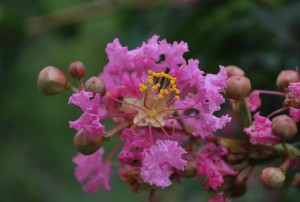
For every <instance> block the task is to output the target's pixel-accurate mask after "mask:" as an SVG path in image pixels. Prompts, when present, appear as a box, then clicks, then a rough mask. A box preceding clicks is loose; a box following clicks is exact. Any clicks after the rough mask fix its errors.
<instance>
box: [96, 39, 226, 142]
mask: <svg viewBox="0 0 300 202" xmlns="http://www.w3.org/2000/svg"><path fill="white" fill-rule="evenodd" d="M158 38H159V37H158V36H156V35H154V36H153V37H151V38H150V39H149V40H148V42H147V43H143V44H142V46H141V47H138V48H136V49H133V50H128V48H127V47H123V46H122V45H121V44H120V42H119V40H118V39H115V40H114V41H113V43H110V44H108V45H107V48H106V52H107V55H108V60H109V62H108V64H107V65H106V66H105V67H104V72H103V73H102V74H100V75H99V76H100V77H101V78H102V79H103V80H104V82H105V84H106V89H107V93H106V96H104V98H103V99H102V100H103V101H104V103H105V104H106V107H107V109H108V110H109V111H113V110H115V109H121V110H122V108H121V107H127V108H128V109H129V110H131V112H133V113H134V112H137V115H136V116H135V117H134V119H133V123H134V124H137V126H148V125H149V124H150V125H151V126H152V127H154V128H160V127H165V126H166V119H167V118H168V117H170V116H171V115H172V114H174V112H176V111H177V108H185V109H187V110H189V109H192V110H190V111H196V116H195V119H191V120H188V121H189V122H190V123H191V124H190V126H191V127H193V128H194V135H195V136H201V137H202V138H206V137H208V136H212V135H213V133H214V132H215V131H216V130H218V129H221V128H223V127H224V126H225V124H226V123H227V122H229V121H230V118H229V117H228V116H222V117H217V116H215V112H217V111H219V110H220V105H221V104H222V103H224V102H225V100H224V98H223V96H222V95H221V92H222V91H224V88H225V87H226V79H227V74H226V70H225V68H224V67H223V66H220V72H219V73H218V74H217V75H214V74H207V75H206V76H204V75H203V74H204V73H203V72H202V71H201V70H200V69H199V67H198V65H199V61H198V60H192V59H190V60H189V61H188V62H186V61H185V60H184V58H183V54H184V53H186V52H187V51H188V47H187V44H186V43H184V42H173V43H168V42H167V41H166V40H161V41H159V40H158ZM166 72H168V73H166ZM164 80H165V81H166V82H165V84H164V85H162V86H160V85H161V84H162V83H160V82H161V81H164ZM171 80H172V82H171ZM116 99H119V100H120V102H119V103H116V102H115V100H116ZM120 103H121V104H120ZM120 105H121V106H120ZM149 109H150V110H149ZM178 111H179V112H184V111H182V110H178ZM186 115H189V114H187V113H185V114H184V115H182V118H183V119H184V116H186ZM192 123H193V124H192Z"/></svg>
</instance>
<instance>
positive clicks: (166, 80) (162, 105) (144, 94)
mask: <svg viewBox="0 0 300 202" xmlns="http://www.w3.org/2000/svg"><path fill="white" fill-rule="evenodd" d="M147 73H148V75H149V76H148V78H147V81H146V82H144V83H140V84H139V86H140V92H141V99H136V98H126V99H125V101H126V102H127V103H129V104H130V105H132V106H133V105H135V106H136V107H132V109H134V110H137V111H138V114H137V115H136V116H135V117H134V120H133V122H134V124H137V125H138V126H147V125H149V124H151V126H153V127H163V126H165V121H164V117H166V116H169V115H171V114H173V113H174V112H175V108H173V107H171V106H170V105H171V104H172V103H174V102H175V101H176V100H178V99H179V96H180V95H179V94H180V90H179V89H178V88H177V87H176V78H175V77H173V76H171V75H170V74H168V73H165V72H160V73H158V72H154V71H152V70H148V72H147Z"/></svg>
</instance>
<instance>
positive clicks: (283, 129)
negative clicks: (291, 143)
mask: <svg viewBox="0 0 300 202" xmlns="http://www.w3.org/2000/svg"><path fill="white" fill-rule="evenodd" d="M272 132H273V133H274V134H275V135H277V136H279V137H281V138H282V140H283V141H286V140H289V139H291V138H293V137H294V136H295V135H296V134H297V125H296V122H295V121H294V120H293V119H292V118H291V117H289V116H288V115H285V114H283V115H279V116H276V117H275V118H273V119H272Z"/></svg>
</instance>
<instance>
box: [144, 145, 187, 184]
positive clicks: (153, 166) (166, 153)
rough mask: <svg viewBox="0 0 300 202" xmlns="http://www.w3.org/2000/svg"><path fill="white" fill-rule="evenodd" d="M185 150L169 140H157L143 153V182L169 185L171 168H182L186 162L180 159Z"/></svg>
mask: <svg viewBox="0 0 300 202" xmlns="http://www.w3.org/2000/svg"><path fill="white" fill-rule="evenodd" d="M184 153H186V151H185V150H184V149H183V148H181V147H180V146H178V143H177V142H175V141H171V140H157V141H156V144H155V145H153V146H152V147H151V148H150V149H149V152H148V153H147V154H146V155H145V158H144V160H143V165H142V167H141V176H142V178H143V179H144V181H145V182H148V183H149V184H151V185H152V184H154V185H156V186H158V187H162V188H164V187H167V186H170V185H171V181H170V179H169V177H170V175H171V174H172V173H173V172H174V170H173V168H176V169H178V170H184V167H185V166H186V164H187V162H186V161H185V160H183V159H182V154H184Z"/></svg>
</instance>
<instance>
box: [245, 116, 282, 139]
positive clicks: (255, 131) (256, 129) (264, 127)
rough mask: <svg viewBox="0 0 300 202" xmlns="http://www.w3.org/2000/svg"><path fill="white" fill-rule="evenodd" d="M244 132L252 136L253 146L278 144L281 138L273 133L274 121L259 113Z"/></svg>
mask: <svg viewBox="0 0 300 202" xmlns="http://www.w3.org/2000/svg"><path fill="white" fill-rule="evenodd" d="M244 132H245V133H246V134H247V135H249V136H250V143H251V144H273V145H274V144H276V143H277V142H278V141H279V140H280V138H279V137H278V136H276V135H274V134H273V132H272V121H271V120H270V119H268V118H266V117H263V116H260V115H259V112H257V113H256V114H255V115H254V121H253V122H252V124H251V126H250V127H248V128H244Z"/></svg>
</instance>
